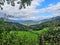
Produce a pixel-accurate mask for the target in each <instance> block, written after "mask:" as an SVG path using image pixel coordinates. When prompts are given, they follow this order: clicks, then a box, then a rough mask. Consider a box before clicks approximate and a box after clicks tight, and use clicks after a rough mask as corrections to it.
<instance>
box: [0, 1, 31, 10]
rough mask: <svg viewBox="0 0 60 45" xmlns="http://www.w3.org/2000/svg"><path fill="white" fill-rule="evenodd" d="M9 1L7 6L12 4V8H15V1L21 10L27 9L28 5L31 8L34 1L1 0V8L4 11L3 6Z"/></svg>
mask: <svg viewBox="0 0 60 45" xmlns="http://www.w3.org/2000/svg"><path fill="white" fill-rule="evenodd" d="M6 1H7V4H11V6H15V1H17V4H19V5H20V6H19V9H21V8H25V7H26V4H27V6H29V5H30V4H31V1H32V0H20V1H18V0H0V8H1V10H3V7H2V6H1V5H4V3H5V2H6Z"/></svg>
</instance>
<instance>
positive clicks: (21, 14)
mask: <svg viewBox="0 0 60 45" xmlns="http://www.w3.org/2000/svg"><path fill="white" fill-rule="evenodd" d="M15 3H16V2H15ZM18 8H19V5H18V4H16V5H15V7H12V6H11V5H7V4H6V3H5V5H4V6H3V10H0V13H3V14H5V13H6V14H7V15H11V16H14V17H9V19H10V20H42V19H47V18H51V17H56V16H60V0H33V1H32V2H31V5H30V6H26V9H24V8H22V9H21V10H19V9H18ZM0 15H1V16H3V15H2V14H0Z"/></svg>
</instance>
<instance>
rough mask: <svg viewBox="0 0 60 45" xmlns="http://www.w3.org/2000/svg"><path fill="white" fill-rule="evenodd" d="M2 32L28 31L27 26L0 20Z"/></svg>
mask: <svg viewBox="0 0 60 45" xmlns="http://www.w3.org/2000/svg"><path fill="white" fill-rule="evenodd" d="M0 30H27V26H25V25H22V24H19V23H15V22H7V21H4V20H3V19H2V18H0Z"/></svg>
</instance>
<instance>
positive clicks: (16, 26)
mask: <svg viewBox="0 0 60 45" xmlns="http://www.w3.org/2000/svg"><path fill="white" fill-rule="evenodd" d="M3 22H4V23H3ZM18 22H19V23H18ZM26 24H27V25H26ZM1 25H2V26H1ZM28 25H29V26H28ZM52 26H60V16H57V17H53V18H50V19H44V20H40V21H34V20H20V21H14V20H7V21H4V20H3V18H0V29H1V30H2V29H3V28H2V27H4V29H6V30H29V29H33V30H41V29H43V28H45V27H52Z"/></svg>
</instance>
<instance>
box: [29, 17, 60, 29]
mask: <svg viewBox="0 0 60 45" xmlns="http://www.w3.org/2000/svg"><path fill="white" fill-rule="evenodd" d="M40 22H41V21H40ZM53 26H55V27H58V26H60V16H57V17H53V18H50V19H46V20H42V23H40V24H39V23H37V24H35V25H31V26H30V27H29V28H31V29H33V30H40V29H43V28H45V27H53Z"/></svg>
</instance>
